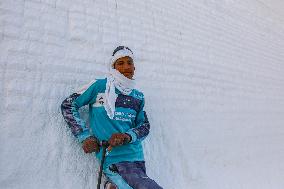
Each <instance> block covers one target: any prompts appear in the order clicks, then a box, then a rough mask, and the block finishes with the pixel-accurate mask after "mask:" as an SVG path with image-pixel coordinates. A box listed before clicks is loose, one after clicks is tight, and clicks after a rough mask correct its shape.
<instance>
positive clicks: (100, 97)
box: [93, 93, 106, 107]
mask: <svg viewBox="0 0 284 189" xmlns="http://www.w3.org/2000/svg"><path fill="white" fill-rule="evenodd" d="M105 100H106V97H105V93H98V95H97V98H96V102H95V103H94V104H93V107H102V106H103V105H104V103H105Z"/></svg>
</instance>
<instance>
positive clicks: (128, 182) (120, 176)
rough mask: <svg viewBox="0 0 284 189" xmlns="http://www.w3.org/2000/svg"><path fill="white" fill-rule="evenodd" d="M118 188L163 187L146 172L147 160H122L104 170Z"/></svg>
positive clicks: (151, 188) (158, 188) (147, 188)
mask: <svg viewBox="0 0 284 189" xmlns="http://www.w3.org/2000/svg"><path fill="white" fill-rule="evenodd" d="M104 174H105V176H106V177H107V178H108V180H109V181H110V182H111V183H113V184H114V185H116V188H117V189H163V188H162V187H161V186H159V185H158V184H157V183H156V182H155V181H154V180H152V179H150V178H149V177H148V176H147V174H146V168H145V162H144V161H136V162H120V163H116V164H112V165H111V166H110V167H109V168H108V169H106V170H104Z"/></svg>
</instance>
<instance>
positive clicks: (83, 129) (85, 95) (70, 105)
mask: <svg viewBox="0 0 284 189" xmlns="http://www.w3.org/2000/svg"><path fill="white" fill-rule="evenodd" d="M96 95H97V90H96V86H95V83H93V84H92V85H91V86H90V87H88V88H87V90H85V91H84V92H82V91H81V92H76V93H73V94H72V95H70V96H69V97H68V98H66V99H65V100H64V101H63V102H62V104H61V112H62V115H63V118H64V119H65V121H66V122H67V124H68V127H69V128H70V129H71V132H72V134H73V135H74V136H75V137H76V138H77V139H78V140H79V142H82V141H84V140H85V139H86V138H88V137H90V136H92V134H91V133H90V130H89V128H88V127H87V125H86V122H85V121H84V120H83V119H81V117H80V114H79V108H81V107H82V106H85V105H87V104H89V103H90V101H91V100H92V99H93V98H96Z"/></svg>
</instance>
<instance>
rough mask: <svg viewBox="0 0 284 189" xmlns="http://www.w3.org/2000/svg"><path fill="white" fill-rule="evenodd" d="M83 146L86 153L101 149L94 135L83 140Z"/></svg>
mask: <svg viewBox="0 0 284 189" xmlns="http://www.w3.org/2000/svg"><path fill="white" fill-rule="evenodd" d="M82 148H83V150H84V152H85V153H92V152H96V153H97V152H99V151H100V146H99V143H98V140H97V139H96V138H95V137H93V136H91V137H89V138H87V139H86V140H84V141H83V144H82Z"/></svg>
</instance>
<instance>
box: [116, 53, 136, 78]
mask: <svg viewBox="0 0 284 189" xmlns="http://www.w3.org/2000/svg"><path fill="white" fill-rule="evenodd" d="M114 69H116V70H118V71H119V72H120V73H121V74H123V75H124V76H125V77H127V78H128V79H132V78H133V76H134V70H135V67H134V63H133V60H132V58H130V57H128V56H125V57H122V58H119V59H117V60H116V61H115V63H114Z"/></svg>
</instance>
